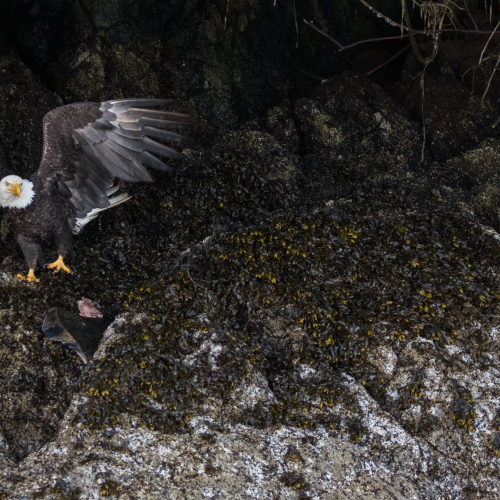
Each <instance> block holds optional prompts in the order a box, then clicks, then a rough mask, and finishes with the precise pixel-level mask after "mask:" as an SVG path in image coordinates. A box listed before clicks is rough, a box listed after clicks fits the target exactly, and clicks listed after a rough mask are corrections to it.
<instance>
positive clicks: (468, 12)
mask: <svg viewBox="0 0 500 500" xmlns="http://www.w3.org/2000/svg"><path fill="white" fill-rule="evenodd" d="M463 1H464V4H465V10H466V11H467V14H469V17H470V20H471V21H472V24H473V25H474V28H476V31H479V26H478V25H477V24H476V21H475V19H474V18H473V17H472V14H471V13H470V10H469V5H468V4H467V0H463Z"/></svg>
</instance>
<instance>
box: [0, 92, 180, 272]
mask: <svg viewBox="0 0 500 500" xmlns="http://www.w3.org/2000/svg"><path fill="white" fill-rule="evenodd" d="M170 102H171V101H167V100H164V99H123V100H117V101H106V102H101V103H94V102H89V103H75V104H69V105H67V106H61V107H60V108H56V109H53V110H52V111H50V112H49V113H47V114H46V115H45V117H44V119H43V155H42V161H41V162H40V167H39V169H38V170H37V171H36V172H34V173H33V174H32V175H31V176H30V178H29V179H23V178H21V177H19V176H18V175H15V173H14V172H12V167H11V164H10V161H9V159H8V157H7V156H6V155H5V154H4V153H3V151H2V150H1V148H0V207H3V209H4V212H5V216H6V217H7V218H8V219H10V221H11V222H12V223H13V224H14V227H15V229H16V232H17V235H18V242H19V244H20V246H21V248H22V250H23V254H24V257H25V259H26V263H27V264H28V268H29V272H28V276H27V278H26V279H27V280H28V281H39V280H38V279H37V278H36V277H35V267H36V265H37V263H38V262H39V261H41V260H42V250H41V246H40V244H41V241H42V240H43V239H46V238H53V239H54V241H55V243H56V245H57V249H58V254H59V256H58V259H57V260H56V261H55V262H53V263H52V264H50V265H49V266H47V267H48V268H49V269H55V272H56V273H57V272H59V271H60V270H61V269H62V270H64V271H66V272H68V273H69V272H70V270H69V269H68V267H66V265H65V263H64V259H65V258H66V257H69V256H71V254H72V253H73V234H78V233H79V232H80V230H81V229H82V228H83V227H84V226H85V225H86V224H88V223H89V222H90V221H91V220H93V219H94V218H95V217H96V216H97V214H98V213H99V212H102V211H103V210H107V209H108V208H112V207H114V206H117V205H119V204H120V203H123V202H125V201H127V200H129V199H130V196H128V195H127V194H126V193H119V194H116V193H117V192H118V191H119V188H118V186H114V180H115V179H120V180H122V181H128V182H151V181H152V180H153V179H152V177H151V175H150V174H149V172H148V171H147V169H146V168H145V166H144V165H146V166H148V167H153V168H155V169H158V170H163V171H169V170H171V167H169V166H168V165H166V164H165V163H164V162H163V161H161V160H160V159H158V158H157V157H156V156H155V155H159V156H163V157H165V158H183V155H182V154H181V153H179V152H178V151H176V150H174V149H171V148H169V147H167V146H165V145H164V144H162V143H160V142H156V141H154V140H153V139H152V138H154V139H160V140H166V141H175V142H187V141H188V140H189V139H188V138H186V137H184V136H182V135H179V134H176V133H175V132H171V131H170V130H168V129H180V128H184V127H186V126H189V125H190V119H189V116H187V115H183V114H179V113H172V112H168V111H160V110H156V109H143V108H150V107H155V106H163V105H166V104H169V103H170ZM18 277H20V278H22V279H24V277H23V276H21V275H18Z"/></svg>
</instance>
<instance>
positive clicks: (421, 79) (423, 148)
mask: <svg viewBox="0 0 500 500" xmlns="http://www.w3.org/2000/svg"><path fill="white" fill-rule="evenodd" d="M426 68H427V65H425V68H424V70H423V71H422V76H421V77H420V88H421V89H422V126H423V129H424V130H423V141H422V159H421V161H422V163H423V162H424V154H425V111H424V100H425V92H424V75H425V69H426Z"/></svg>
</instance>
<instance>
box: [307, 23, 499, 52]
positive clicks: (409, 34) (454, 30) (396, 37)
mask: <svg viewBox="0 0 500 500" xmlns="http://www.w3.org/2000/svg"><path fill="white" fill-rule="evenodd" d="M303 21H304V22H305V23H306V24H307V25H308V26H310V27H311V28H312V29H314V30H316V31H317V32H318V33H321V34H322V35H323V36H324V37H326V38H328V40H330V41H331V42H333V43H334V44H335V45H336V46H337V47H338V49H339V52H341V51H343V50H347V49H350V48H351V47H355V46H356V45H360V44H362V43H369V42H381V41H383V40H399V39H400V38H407V37H410V36H412V35H415V34H422V35H427V36H433V35H434V34H439V33H446V32H451V31H452V32H456V33H479V34H485V35H488V34H492V35H493V34H495V35H500V32H498V33H494V32H492V31H471V30H461V29H457V28H451V29H444V30H436V31H434V32H431V31H419V30H408V28H406V27H405V29H406V30H407V31H411V33H408V34H407V35H403V36H402V37H401V35H398V36H384V37H381V38H368V39H366V40H360V41H359V42H354V43H351V44H350V45H342V44H341V43H340V42H338V41H337V40H335V38H332V37H331V36H330V35H327V34H326V33H325V32H324V31H322V30H320V29H319V28H318V27H317V26H315V25H314V24H313V22H312V21H311V22H309V21H306V20H305V19H304V20H303ZM398 26H399V25H398Z"/></svg>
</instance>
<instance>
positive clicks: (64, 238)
mask: <svg viewBox="0 0 500 500" xmlns="http://www.w3.org/2000/svg"><path fill="white" fill-rule="evenodd" d="M54 240H55V242H56V245H57V250H58V253H59V257H58V259H57V260H56V261H55V262H52V264H49V265H48V266H47V268H48V269H54V268H55V272H56V273H58V272H59V271H60V270H61V269H63V270H64V271H66V272H67V273H71V271H70V270H69V268H68V267H66V265H65V264H64V258H65V257H66V256H68V255H69V256H70V257H71V255H72V254H73V235H72V234H71V229H70V228H69V226H68V225H67V223H65V224H62V225H61V227H60V228H59V231H58V232H57V233H56V234H54Z"/></svg>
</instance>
